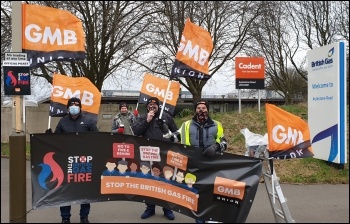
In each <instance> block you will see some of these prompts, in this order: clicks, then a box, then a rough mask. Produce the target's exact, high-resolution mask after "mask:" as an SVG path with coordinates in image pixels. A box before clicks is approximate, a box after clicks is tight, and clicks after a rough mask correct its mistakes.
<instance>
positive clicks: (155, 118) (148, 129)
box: [133, 97, 178, 220]
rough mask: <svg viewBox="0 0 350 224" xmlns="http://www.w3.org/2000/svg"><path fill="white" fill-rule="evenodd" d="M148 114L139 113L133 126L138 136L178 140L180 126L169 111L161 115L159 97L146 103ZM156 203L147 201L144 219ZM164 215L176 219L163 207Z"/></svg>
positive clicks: (153, 213)
mask: <svg viewBox="0 0 350 224" xmlns="http://www.w3.org/2000/svg"><path fill="white" fill-rule="evenodd" d="M146 109H147V114H142V115H139V117H138V118H137V119H136V122H135V125H134V126H133V130H134V134H135V135H136V136H143V137H145V138H149V139H155V140H161V141H167V142H172V141H176V139H175V136H176V133H177V131H178V128H177V126H176V124H175V121H174V119H173V118H172V116H171V115H170V114H169V113H163V114H162V117H161V118H159V116H160V110H159V99H158V98H157V97H151V98H149V99H148V100H147V104H146ZM155 207H156V206H155V205H152V204H149V203H146V210H145V212H144V213H143V214H142V215H141V218H142V219H147V218H149V217H151V216H153V215H155ZM163 212H164V216H165V217H166V218H168V219H169V220H174V219H175V216H174V214H173V212H172V211H171V210H170V209H167V208H164V207H163Z"/></svg>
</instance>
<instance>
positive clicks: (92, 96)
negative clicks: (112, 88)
mask: <svg viewBox="0 0 350 224" xmlns="http://www.w3.org/2000/svg"><path fill="white" fill-rule="evenodd" d="M52 86H53V87H52V93H51V103H50V116H51V117H63V116H65V115H66V114H67V112H68V110H67V102H68V100H69V99H70V98H72V97H77V98H79V99H80V100H81V106H82V107H81V110H82V112H83V113H84V114H85V115H87V116H90V117H91V118H93V120H94V121H95V122H96V123H97V116H98V113H99V111H100V105H101V93H100V91H99V90H98V89H97V88H96V86H95V85H94V84H93V83H92V82H91V81H90V80H89V79H88V78H85V77H69V76H65V75H61V74H56V73H55V74H54V75H53V82H52Z"/></svg>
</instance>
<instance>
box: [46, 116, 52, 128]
mask: <svg viewBox="0 0 350 224" xmlns="http://www.w3.org/2000/svg"><path fill="white" fill-rule="evenodd" d="M48 123H49V124H48V125H47V129H50V127H51V116H50V115H49V122H48Z"/></svg>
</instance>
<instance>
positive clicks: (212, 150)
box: [179, 99, 227, 223]
mask: <svg viewBox="0 0 350 224" xmlns="http://www.w3.org/2000/svg"><path fill="white" fill-rule="evenodd" d="M194 109H195V112H196V113H195V115H194V116H193V118H192V119H191V120H188V121H185V122H183V123H182V124H181V127H180V130H179V131H180V136H181V137H180V139H181V144H185V145H190V146H194V147H198V148H200V149H201V150H202V155H203V156H205V157H207V158H214V157H215V156H216V154H217V152H224V151H225V150H226V149H227V141H226V138H225V136H224V129H223V127H222V124H221V123H220V122H218V121H216V120H213V119H211V118H210V116H209V103H208V101H207V100H204V99H199V100H198V101H197V102H195V104H194ZM196 223H204V221H202V220H198V219H196Z"/></svg>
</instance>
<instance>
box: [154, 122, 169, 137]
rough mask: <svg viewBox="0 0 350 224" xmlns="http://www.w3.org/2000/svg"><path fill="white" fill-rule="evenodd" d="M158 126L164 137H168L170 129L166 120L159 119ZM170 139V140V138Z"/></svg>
mask: <svg viewBox="0 0 350 224" xmlns="http://www.w3.org/2000/svg"><path fill="white" fill-rule="evenodd" d="M157 124H158V126H159V128H160V130H161V131H162V132H163V134H164V135H167V134H168V133H169V127H168V125H167V124H166V123H165V121H164V120H162V119H158V120H157ZM168 138H170V136H169V137H168Z"/></svg>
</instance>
